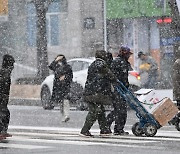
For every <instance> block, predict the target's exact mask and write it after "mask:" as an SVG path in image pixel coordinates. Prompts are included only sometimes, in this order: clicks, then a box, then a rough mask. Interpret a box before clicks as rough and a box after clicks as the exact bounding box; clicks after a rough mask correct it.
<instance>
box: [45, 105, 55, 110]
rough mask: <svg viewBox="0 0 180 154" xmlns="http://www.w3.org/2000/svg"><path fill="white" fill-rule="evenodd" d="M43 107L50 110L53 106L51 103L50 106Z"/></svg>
mask: <svg viewBox="0 0 180 154" xmlns="http://www.w3.org/2000/svg"><path fill="white" fill-rule="evenodd" d="M44 109H45V110H52V109H54V106H53V105H51V106H44Z"/></svg>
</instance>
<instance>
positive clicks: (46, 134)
mask: <svg viewBox="0 0 180 154" xmlns="http://www.w3.org/2000/svg"><path fill="white" fill-rule="evenodd" d="M79 132H80V129H78V128H55V127H30V126H10V128H9V133H11V134H12V135H13V137H11V138H7V139H5V140H2V141H0V153H1V149H2V148H8V149H27V150H33V149H34V150H35V149H55V148H58V147H59V146H63V145H74V146H81V145H84V146H106V147H107V146H110V147H124V148H126V147H127V148H128V147H131V148H141V149H142V148H149V149H158V150H161V149H164V146H152V145H157V144H160V143H161V142H162V141H175V142H178V143H180V134H179V132H177V131H167V130H159V131H158V133H157V135H156V136H155V137H137V136H134V135H133V134H132V132H131V130H128V132H129V133H130V135H128V136H113V135H112V136H108V137H100V136H99V130H98V129H92V131H91V132H92V134H94V135H95V137H94V138H85V137H81V136H79Z"/></svg>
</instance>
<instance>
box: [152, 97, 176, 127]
mask: <svg viewBox="0 0 180 154" xmlns="http://www.w3.org/2000/svg"><path fill="white" fill-rule="evenodd" d="M178 111H179V110H178V108H177V107H176V105H175V104H174V103H173V102H172V101H171V99H169V98H164V99H163V100H162V101H161V105H159V106H158V107H157V108H156V109H155V110H154V111H153V113H152V114H153V116H154V118H155V119H156V120H157V121H158V122H159V124H160V125H161V126H164V125H166V124H167V123H168V121H170V120H171V119H172V118H173V117H174V116H175V115H176V114H177V113H178Z"/></svg>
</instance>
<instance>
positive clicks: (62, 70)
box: [45, 54, 73, 122]
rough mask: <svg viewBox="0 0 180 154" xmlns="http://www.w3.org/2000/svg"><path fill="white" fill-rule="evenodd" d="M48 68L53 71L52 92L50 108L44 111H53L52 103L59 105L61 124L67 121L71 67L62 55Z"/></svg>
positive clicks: (71, 77) (71, 76)
mask: <svg viewBox="0 0 180 154" xmlns="http://www.w3.org/2000/svg"><path fill="white" fill-rule="evenodd" d="M49 68H50V69H51V70H52V71H54V82H53V92H52V97H51V100H50V106H47V107H45V109H53V108H54V105H53V104H54V103H53V102H57V103H59V104H61V107H60V109H61V113H62V115H63V119H62V122H67V121H69V119H70V117H69V109H70V105H69V100H70V98H69V97H70V96H69V93H70V85H71V82H72V79H73V72H72V68H71V66H70V65H69V64H68V63H67V61H66V58H65V56H64V55H62V54H60V55H58V56H57V57H56V58H55V60H54V61H53V62H52V63H51V64H50V65H49Z"/></svg>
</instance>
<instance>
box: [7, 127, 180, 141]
mask: <svg viewBox="0 0 180 154" xmlns="http://www.w3.org/2000/svg"><path fill="white" fill-rule="evenodd" d="M14 129H15V130H22V131H27V130H31V131H44V132H49V133H57V134H59V133H61V134H74V135H77V134H79V132H80V130H81V129H80V128H66V127H60V128H59V127H34V126H10V127H9V130H14ZM127 131H128V132H129V133H130V134H131V135H132V131H131V130H130V129H129V130H127ZM91 132H92V134H95V135H98V134H99V129H92V130H91ZM162 136H163V137H170V138H171V137H172V138H173V137H175V138H180V133H179V132H178V131H168V130H161V129H159V130H158V131H157V134H156V135H155V137H162ZM135 137H136V136H135Z"/></svg>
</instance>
